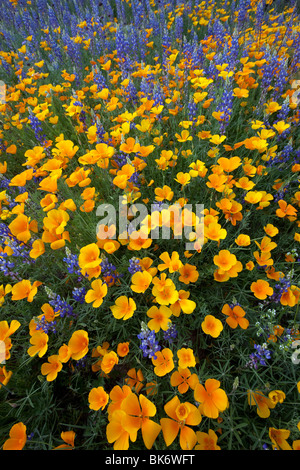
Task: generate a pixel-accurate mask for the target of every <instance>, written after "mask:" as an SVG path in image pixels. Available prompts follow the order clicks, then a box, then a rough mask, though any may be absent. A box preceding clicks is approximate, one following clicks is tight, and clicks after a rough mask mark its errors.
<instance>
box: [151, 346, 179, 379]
mask: <svg viewBox="0 0 300 470" xmlns="http://www.w3.org/2000/svg"><path fill="white" fill-rule="evenodd" d="M152 364H153V365H154V373H155V374H156V375H157V376H158V377H163V376H164V375H166V374H168V373H169V372H171V370H173V369H174V362H173V353H172V351H171V349H169V348H164V349H163V350H162V351H157V352H156V353H155V357H152Z"/></svg>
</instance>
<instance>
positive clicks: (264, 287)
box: [250, 279, 273, 300]
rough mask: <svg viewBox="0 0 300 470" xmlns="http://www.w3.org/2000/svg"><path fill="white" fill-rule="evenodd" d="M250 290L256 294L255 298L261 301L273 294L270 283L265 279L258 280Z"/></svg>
mask: <svg viewBox="0 0 300 470" xmlns="http://www.w3.org/2000/svg"><path fill="white" fill-rule="evenodd" d="M250 289H251V291H252V292H253V293H254V295H255V297H256V298H257V299H260V300H264V299H266V298H267V296H268V295H272V294H273V289H272V287H271V286H270V284H269V283H268V281H265V280H263V279H258V280H257V281H256V282H252V284H251V286H250Z"/></svg>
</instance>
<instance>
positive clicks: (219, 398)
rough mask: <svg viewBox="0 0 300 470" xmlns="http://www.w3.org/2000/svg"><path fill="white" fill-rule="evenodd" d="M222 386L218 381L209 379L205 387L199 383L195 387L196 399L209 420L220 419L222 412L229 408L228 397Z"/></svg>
mask: <svg viewBox="0 0 300 470" xmlns="http://www.w3.org/2000/svg"><path fill="white" fill-rule="evenodd" d="M220 385H221V384H220V382H219V381H218V380H216V379H207V380H206V381H205V385H204V386H203V385H202V384H200V383H199V384H198V385H196V387H195V390H194V398H195V400H196V401H197V402H199V403H200V410H201V413H203V414H204V415H205V416H207V417H208V418H212V419H216V418H218V416H219V413H220V411H224V410H225V409H226V408H227V406H228V398H227V395H226V393H225V391H224V390H222V389H221V388H220Z"/></svg>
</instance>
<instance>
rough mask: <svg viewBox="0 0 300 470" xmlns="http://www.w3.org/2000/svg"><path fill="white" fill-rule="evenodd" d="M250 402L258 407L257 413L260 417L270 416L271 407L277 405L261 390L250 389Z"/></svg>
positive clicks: (248, 393)
mask: <svg viewBox="0 0 300 470" xmlns="http://www.w3.org/2000/svg"><path fill="white" fill-rule="evenodd" d="M247 395H248V404H249V405H250V406H256V407H257V414H258V416H259V417H260V418H268V417H269V416H270V408H274V407H275V403H273V401H272V400H270V398H269V397H266V396H265V395H264V394H263V393H262V392H261V391H259V390H255V391H252V390H248V392H247Z"/></svg>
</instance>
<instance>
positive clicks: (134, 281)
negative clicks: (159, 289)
mask: <svg viewBox="0 0 300 470" xmlns="http://www.w3.org/2000/svg"><path fill="white" fill-rule="evenodd" d="M151 281H152V276H151V274H149V273H148V272H147V271H142V272H136V273H134V274H133V276H132V278H131V286H130V287H131V290H133V291H134V292H138V293H144V292H145V291H146V290H147V289H148V287H149V286H150V284H151Z"/></svg>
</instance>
